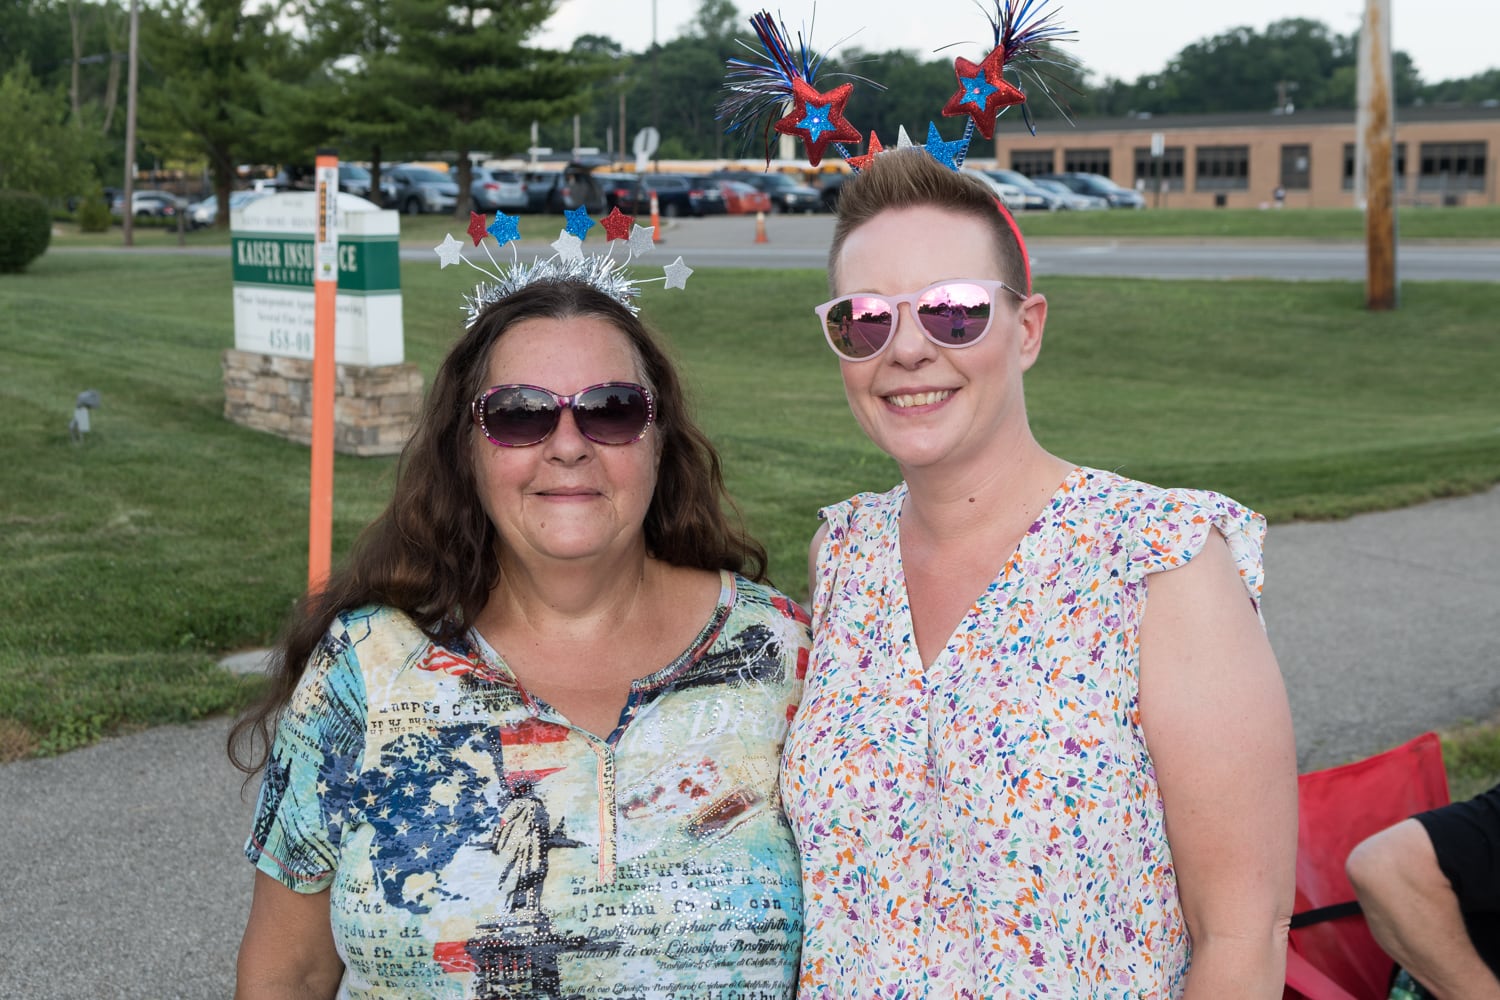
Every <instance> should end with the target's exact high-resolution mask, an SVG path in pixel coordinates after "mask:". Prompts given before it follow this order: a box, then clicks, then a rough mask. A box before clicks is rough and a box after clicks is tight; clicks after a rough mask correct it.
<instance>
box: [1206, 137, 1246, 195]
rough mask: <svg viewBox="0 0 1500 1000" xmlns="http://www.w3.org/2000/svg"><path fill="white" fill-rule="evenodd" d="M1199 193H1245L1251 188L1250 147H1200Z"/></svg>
mask: <svg viewBox="0 0 1500 1000" xmlns="http://www.w3.org/2000/svg"><path fill="white" fill-rule="evenodd" d="M1194 184H1195V186H1196V190H1198V191H1244V190H1246V189H1248V188H1249V187H1250V147H1249V146H1199V147H1198V174H1197V177H1196V179H1195V180H1194Z"/></svg>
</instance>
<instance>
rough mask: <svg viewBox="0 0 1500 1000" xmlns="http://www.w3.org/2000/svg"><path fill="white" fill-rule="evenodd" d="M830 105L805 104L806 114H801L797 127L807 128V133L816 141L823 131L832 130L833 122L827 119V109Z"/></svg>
mask: <svg viewBox="0 0 1500 1000" xmlns="http://www.w3.org/2000/svg"><path fill="white" fill-rule="evenodd" d="M830 107H832V105H830V104H809V105H808V106H807V114H805V115H803V116H802V120H801V121H800V122H798V123H797V127H798V128H805V129H807V132H808V134H809V135H810V136H812V141H813V142H817V141H818V136H820V135H822V134H823V133H824V132H832V131H833V123H832V122H830V121H829V120H828V109H829V108H830Z"/></svg>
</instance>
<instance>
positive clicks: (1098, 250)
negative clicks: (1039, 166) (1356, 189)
mask: <svg viewBox="0 0 1500 1000" xmlns="http://www.w3.org/2000/svg"><path fill="white" fill-rule="evenodd" d="M1021 225H1022V227H1023V229H1024V227H1025V225H1026V220H1025V217H1024V216H1023V217H1022V219H1021ZM558 228H559V229H561V228H562V223H561V219H559V222H558ZM462 229H463V226H462V225H460V224H458V223H457V222H455V223H454V225H453V234H454V237H455V238H458V237H461V236H463V232H462ZM766 230H767V241H766V242H765V243H756V242H755V220H754V219H753V218H750V217H748V216H719V217H713V218H707V219H672V220H667V221H665V223H664V232H665V239H664V240H663V241H662V242H661V243H660V244H659V245H658V246H657V247H656V250H655V252H654V253H653V254H651V255H650V256H648V257H646V258H644V259H643V260H642V261H641V266H643V267H646V266H649V265H651V264H669V263H671V262H672V260H674V259H675V258H676V257H678V256H681V257H682V258H683V259H684V261H685V262H686V263H687V264H688V266H689V267H692V268H694V269H697V268H705V267H790V268H821V267H823V266H824V265H825V264H826V261H827V255H828V241H829V236H830V234H831V233H832V232H833V217H832V216H828V215H796V216H786V215H776V216H771V217H770V218H769V219H767V221H766ZM598 238H599V237H598V236H597V235H596V236H594V239H595V240H597V239H598ZM587 245H588V246H589V247H590V248H591V249H593V250H595V251H597V249H598V246H599V245H596V244H594V243H593V242H592V241H590V242H589V243H588V244H587ZM601 245H602V244H601ZM1029 248H1030V250H1031V257H1032V270H1033V272H1034V273H1035V274H1036V275H1037V276H1038V277H1040V278H1045V277H1046V276H1048V275H1062V276H1082V277H1088V276H1094V277H1118V278H1200V279H1228V278H1268V279H1273V280H1281V281H1325V280H1326V281H1363V280H1364V277H1365V261H1364V246H1363V244H1362V243H1360V242H1358V241H1346V242H1331V241H1330V242H1320V241H1311V240H1263V239H1249V238H1242V239H1222V240H1213V239H1171V238H1159V239H1147V238H1140V239H1105V238H1101V237H1086V236H1079V237H1067V238H1052V239H1045V238H1037V239H1034V240H1031V241H1029ZM50 252H52V253H69V254H72V253H101V252H107V253H117V252H118V253H124V252H129V253H134V254H183V255H187V256H197V257H227V256H229V248H228V247H221V246H213V247H210V246H191V247H137V248H135V249H133V250H130V251H124V250H123V249H121V248H118V247H110V248H96V247H69V248H66V249H54V250H52V251H50ZM519 252H520V255H521V259H523V260H530V259H531V258H532V257H535V256H543V257H546V256H550V255H551V254H552V248H551V247H550V246H548V245H547V244H546V243H544V242H538V243H523V244H520V251H519ZM467 255H468V256H470V257H473V258H474V259H475V260H477V261H481V262H482V261H483V260H484V254H483V251H479V250H475V249H474V247H473V246H472V245H471V246H469V247H467ZM507 256H508V255H507ZM401 259H403V260H414V261H431V262H434V263H436V256H435V255H434V254H433V252H432V250H431V249H429V248H426V247H421V246H414V245H412V244H410V243H409V242H408V243H406V244H404V245H403V246H402V248H401ZM1397 272H1398V279H1399V280H1401V281H1483V282H1497V281H1500V239H1496V240H1488V241H1479V240H1446V241H1423V242H1413V241H1407V242H1404V243H1402V244H1400V246H1399V248H1398V250H1397Z"/></svg>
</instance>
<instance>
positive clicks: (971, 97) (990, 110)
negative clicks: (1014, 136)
mask: <svg viewBox="0 0 1500 1000" xmlns="http://www.w3.org/2000/svg"><path fill="white" fill-rule="evenodd" d="M953 72H954V73H955V74H956V75H957V76H958V93H956V94H954V95H953V96H952V97H950V98H948V103H947V104H945V105H943V114H945V115H948V116H950V117H955V118H956V117H958V116H960V115H968V116H969V117H970V118H972V119H974V124H975V125H977V126H978V127H979V134H980V135H982V136H984V137H985V138H986V139H993V138H994V137H995V116H996V115H998V114H999V113H1000V111H1001V109H1003V108H1008V107H1010V106H1011V105H1012V104H1025V103H1026V95H1025V94H1023V93H1021V91H1020V90H1019V89H1018V88H1016V87H1015V86H1012V85H1011V83H1010V82H1009V81H1008V80H1006V79H1005V50H1004V49H1003V48H1000V47H998V46H997V47H996V48H995V49H993V50H992V51H991V52H990V54H989V55H987V56H985V57H984V62H981V63H977V64H976V63H971V62H969V60H967V59H965V58H963V57H962V56H959V57H958V58H957V59H955V60H953Z"/></svg>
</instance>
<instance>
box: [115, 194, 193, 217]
mask: <svg viewBox="0 0 1500 1000" xmlns="http://www.w3.org/2000/svg"><path fill="white" fill-rule="evenodd" d="M130 204H131V212H130V214H131V215H133V216H135V217H136V218H137V219H143V218H158V219H175V218H177V214H178V213H179V212H186V211H187V208H188V203H187V199H185V198H179V197H177V195H175V194H173V193H172V192H170V191H155V190H151V189H147V190H144V191H133V192H131V196H130ZM109 210H110V211H111V212H112V213H114V214H115V215H121V216H123V215H124V214H125V196H124V195H123V194H121V195H120V196H119V197H117V198H115V199H114V201H112V202H111V203H110V206H109Z"/></svg>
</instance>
